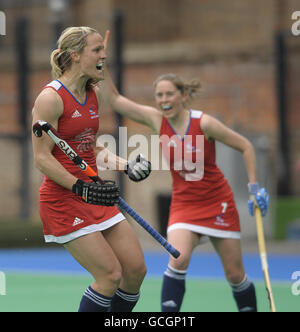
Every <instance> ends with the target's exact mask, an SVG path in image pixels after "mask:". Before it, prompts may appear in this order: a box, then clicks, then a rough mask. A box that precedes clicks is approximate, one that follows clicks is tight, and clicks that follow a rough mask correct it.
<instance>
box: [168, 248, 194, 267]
mask: <svg viewBox="0 0 300 332" xmlns="http://www.w3.org/2000/svg"><path fill="white" fill-rule="evenodd" d="M189 262H190V255H187V254H185V253H184V252H181V253H180V256H179V257H178V258H176V259H173V258H171V259H170V263H169V264H170V265H171V266H172V267H173V268H174V269H176V270H179V271H183V270H187V268H188V266H189Z"/></svg>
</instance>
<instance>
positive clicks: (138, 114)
mask: <svg viewBox="0 0 300 332" xmlns="http://www.w3.org/2000/svg"><path fill="white" fill-rule="evenodd" d="M99 93H100V97H102V98H103V99H104V100H105V101H106V102H107V103H108V104H109V105H110V107H111V108H113V109H114V111H116V112H118V113H120V114H122V115H123V116H125V117H128V118H129V119H131V120H133V121H135V122H138V123H141V124H144V125H146V126H147V127H149V128H151V129H152V131H153V132H155V133H159V130H160V125H161V121H162V115H161V113H160V112H159V111H158V110H157V109H156V108H155V107H151V106H146V105H142V104H138V103H136V102H134V101H132V100H130V99H128V98H126V97H124V96H122V95H120V93H119V92H118V90H117V89H116V87H115V85H114V83H113V81H112V79H111V76H110V74H109V72H108V69H107V68H105V80H104V81H102V82H101V85H100V86H99Z"/></svg>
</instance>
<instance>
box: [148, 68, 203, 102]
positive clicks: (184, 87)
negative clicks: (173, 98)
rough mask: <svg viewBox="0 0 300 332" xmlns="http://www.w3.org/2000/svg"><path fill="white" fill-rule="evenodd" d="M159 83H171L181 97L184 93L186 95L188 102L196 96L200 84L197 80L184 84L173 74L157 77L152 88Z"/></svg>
mask: <svg viewBox="0 0 300 332" xmlns="http://www.w3.org/2000/svg"><path fill="white" fill-rule="evenodd" d="M160 81H169V82H171V83H173V84H174V86H175V87H176V89H178V90H179V91H180V92H181V94H182V95H183V94H185V93H186V94H187V95H188V99H189V100H191V99H193V98H194V97H196V96H198V95H199V92H200V89H201V83H200V81H199V80H198V79H196V78H195V79H192V80H191V81H190V82H185V81H184V80H183V79H182V78H181V77H180V76H179V75H176V74H173V73H169V74H163V75H161V76H159V77H158V78H157V79H156V80H155V81H154V83H153V85H154V87H156V86H157V84H158V83H159V82H160Z"/></svg>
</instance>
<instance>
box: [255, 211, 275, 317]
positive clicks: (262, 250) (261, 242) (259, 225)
mask: <svg viewBox="0 0 300 332" xmlns="http://www.w3.org/2000/svg"><path fill="white" fill-rule="evenodd" d="M255 217H256V229H257V239H258V248H259V254H260V259H261V265H262V270H263V273H264V277H265V285H266V290H267V293H268V299H269V303H270V309H271V312H276V308H275V302H274V297H273V292H272V287H271V282H270V277H269V267H268V260H267V251H266V244H265V236H264V228H263V221H262V216H261V211H260V209H259V208H258V207H255Z"/></svg>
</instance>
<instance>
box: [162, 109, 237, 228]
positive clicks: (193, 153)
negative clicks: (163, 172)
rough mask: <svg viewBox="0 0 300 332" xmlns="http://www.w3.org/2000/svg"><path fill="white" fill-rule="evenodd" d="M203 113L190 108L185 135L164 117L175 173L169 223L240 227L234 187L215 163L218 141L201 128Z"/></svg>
mask: <svg viewBox="0 0 300 332" xmlns="http://www.w3.org/2000/svg"><path fill="white" fill-rule="evenodd" d="M202 115H203V113H202V112H201V111H196V110H191V111H190V120H189V125H188V128H187V131H186V133H185V136H184V138H181V137H180V136H178V135H177V134H176V131H175V130H174V129H173V128H172V126H171V125H170V124H169V122H168V121H167V119H165V118H163V121H162V124H161V129H160V141H161V146H162V151H163V155H164V156H165V158H166V160H167V163H168V165H169V167H170V171H171V174H172V180H173V181H172V182H173V183H172V203H171V207H170V217H169V226H170V225H172V224H174V223H190V224H195V225H202V226H205V227H209V228H216V229H221V230H230V231H239V230H240V226H239V217H238V213H237V211H236V207H235V203H234V198H233V193H232V190H231V188H230V186H229V184H228V182H227V180H226V179H225V177H224V175H223V173H222V172H221V170H220V169H219V167H218V166H217V164H216V148H215V141H208V140H207V139H206V137H205V135H204V133H203V131H202V129H201V126H200V122H201V118H202Z"/></svg>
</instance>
